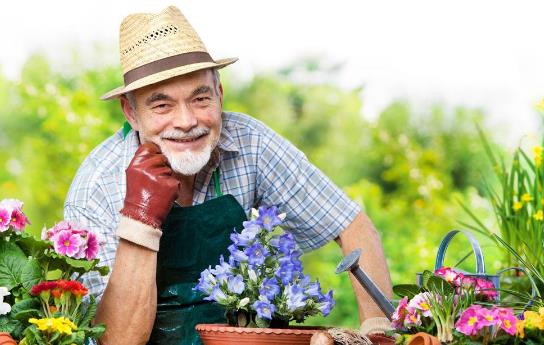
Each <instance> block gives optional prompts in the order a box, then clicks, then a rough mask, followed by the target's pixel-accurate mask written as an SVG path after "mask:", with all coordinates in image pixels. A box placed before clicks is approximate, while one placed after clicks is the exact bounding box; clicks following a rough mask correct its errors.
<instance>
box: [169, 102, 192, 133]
mask: <svg viewBox="0 0 544 345" xmlns="http://www.w3.org/2000/svg"><path fill="white" fill-rule="evenodd" d="M172 122H173V123H172V125H173V127H175V128H179V129H181V130H183V131H185V132H187V131H189V130H191V129H192V128H194V127H196V126H197V125H198V120H197V118H196V116H195V114H194V113H193V112H192V111H191V109H189V108H187V107H184V106H182V107H180V109H179V110H178V111H177V112H176V113H175V115H174V119H173V120H172Z"/></svg>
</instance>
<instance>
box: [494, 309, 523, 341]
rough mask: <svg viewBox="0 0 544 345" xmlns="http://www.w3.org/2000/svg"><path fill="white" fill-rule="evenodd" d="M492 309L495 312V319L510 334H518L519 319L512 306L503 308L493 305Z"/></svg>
mask: <svg viewBox="0 0 544 345" xmlns="http://www.w3.org/2000/svg"><path fill="white" fill-rule="evenodd" d="M492 311H493V312H494V313H495V319H496V320H497V322H498V325H499V326H500V327H501V328H502V329H503V330H504V331H505V332H506V333H508V334H510V335H515V334H516V324H517V322H518V319H517V318H516V316H515V315H514V312H513V310H512V309H510V308H501V307H497V306H493V309H492Z"/></svg>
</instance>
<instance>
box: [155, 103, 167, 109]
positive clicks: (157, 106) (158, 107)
mask: <svg viewBox="0 0 544 345" xmlns="http://www.w3.org/2000/svg"><path fill="white" fill-rule="evenodd" d="M166 107H168V104H157V105H156V106H154V107H153V109H165V108H166Z"/></svg>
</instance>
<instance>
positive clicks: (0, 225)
mask: <svg viewBox="0 0 544 345" xmlns="http://www.w3.org/2000/svg"><path fill="white" fill-rule="evenodd" d="M22 209H23V202H22V201H20V200H17V199H4V200H2V201H1V202H0V210H1V211H0V213H1V214H0V232H3V231H6V230H7V229H8V228H9V227H10V226H11V227H13V228H14V229H15V230H18V231H21V230H23V229H24V227H25V226H26V225H27V224H30V222H29V221H28V218H27V217H26V215H25V214H24V213H23V210H22ZM6 222H7V224H6Z"/></svg>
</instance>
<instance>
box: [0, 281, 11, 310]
mask: <svg viewBox="0 0 544 345" xmlns="http://www.w3.org/2000/svg"><path fill="white" fill-rule="evenodd" d="M7 295H10V293H9V291H8V288H6V287H3V286H0V315H6V314H7V313H9V312H10V311H11V306H10V305H9V304H7V303H4V296H7Z"/></svg>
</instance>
